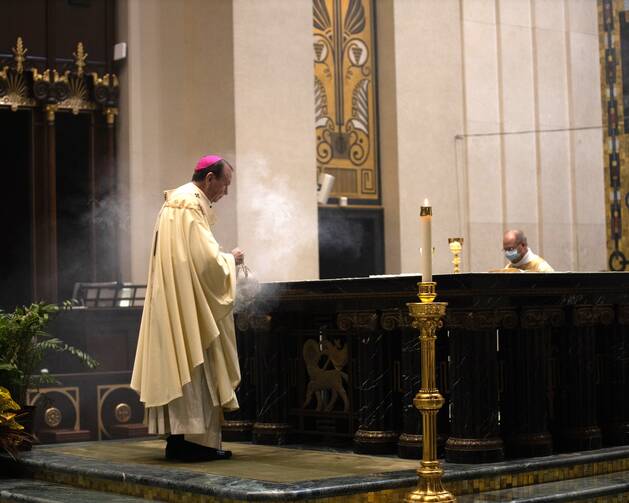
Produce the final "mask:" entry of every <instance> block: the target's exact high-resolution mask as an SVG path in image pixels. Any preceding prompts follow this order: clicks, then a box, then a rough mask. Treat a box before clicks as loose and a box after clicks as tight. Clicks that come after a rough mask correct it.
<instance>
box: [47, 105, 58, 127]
mask: <svg viewBox="0 0 629 503" xmlns="http://www.w3.org/2000/svg"><path fill="white" fill-rule="evenodd" d="M44 110H46V119H47V120H48V123H49V124H54V123H55V113H56V112H57V105H52V104H48V105H46V107H45V108H44Z"/></svg>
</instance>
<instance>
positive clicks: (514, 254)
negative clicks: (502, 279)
mask: <svg viewBox="0 0 629 503" xmlns="http://www.w3.org/2000/svg"><path fill="white" fill-rule="evenodd" d="M518 256H519V253H518V250H517V249H514V250H505V257H506V258H507V260H508V261H509V262H515V261H516V259H517V258H518Z"/></svg>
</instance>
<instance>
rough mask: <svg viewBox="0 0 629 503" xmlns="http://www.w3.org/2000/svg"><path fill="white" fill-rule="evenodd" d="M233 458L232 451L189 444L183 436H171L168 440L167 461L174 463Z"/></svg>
mask: <svg viewBox="0 0 629 503" xmlns="http://www.w3.org/2000/svg"><path fill="white" fill-rule="evenodd" d="M231 457H232V452H231V451H223V450H221V449H214V448H212V447H205V446H204V445H199V444H195V443H193V442H188V441H187V440H185V439H184V436H183V435H169V436H168V438H167V439H166V459H169V460H172V461H184V462H188V463H195V462H200V461H217V460H219V459H229V458H231Z"/></svg>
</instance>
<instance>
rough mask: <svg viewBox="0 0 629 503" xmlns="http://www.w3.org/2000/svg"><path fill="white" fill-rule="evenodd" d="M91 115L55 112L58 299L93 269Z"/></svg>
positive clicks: (65, 296) (69, 293) (87, 277)
mask: <svg viewBox="0 0 629 503" xmlns="http://www.w3.org/2000/svg"><path fill="white" fill-rule="evenodd" d="M90 119H91V114H79V115H72V114H71V113H68V112H66V113H58V114H57V119H56V132H57V134H56V145H57V149H56V153H57V163H56V164H57V243H58V264H59V297H58V298H59V299H61V300H64V299H69V298H70V297H71V296H72V290H73V288H74V283H76V282H80V281H90V280H92V279H93V278H94V271H93V270H92V261H91V260H90V257H92V256H93V253H92V251H91V237H90V228H91V227H92V207H91V201H92V199H93V196H92V194H93V190H92V187H91V185H90V176H89V164H90Z"/></svg>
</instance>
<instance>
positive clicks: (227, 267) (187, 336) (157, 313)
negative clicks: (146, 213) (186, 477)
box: [131, 183, 240, 448]
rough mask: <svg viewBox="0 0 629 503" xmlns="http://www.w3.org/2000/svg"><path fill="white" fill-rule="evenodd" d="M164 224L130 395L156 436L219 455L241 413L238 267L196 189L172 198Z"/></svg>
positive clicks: (156, 242) (156, 241) (158, 231)
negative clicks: (230, 417) (227, 420)
mask: <svg viewBox="0 0 629 503" xmlns="http://www.w3.org/2000/svg"><path fill="white" fill-rule="evenodd" d="M165 197H166V201H165V202H164V205H163V206H162V209H161V211H160V213H159V216H158V218H157V224H156V226H155V233H154V238H153V248H152V256H151V261H150V266H149V279H148V284H147V290H146V299H145V302H144V311H143V313H142V323H141V325H140V334H139V339H138V347H137V352H136V355H135V364H134V367H133V376H132V378H131V387H132V388H133V389H134V390H136V391H137V392H138V393H139V395H140V401H141V402H143V403H144V406H145V407H146V409H147V413H146V420H147V422H148V426H149V432H150V433H159V434H163V433H173V434H181V433H183V434H186V439H187V440H190V441H192V442H196V443H200V444H202V445H206V446H208V447H216V448H218V447H220V426H221V422H222V417H223V411H231V410H236V409H238V400H237V399H236V393H235V389H236V387H237V386H238V384H239V382H240V367H239V364H238V353H237V347H236V334H235V329H234V318H233V312H232V311H233V303H234V298H235V294H236V266H235V262H234V257H233V255H231V254H230V253H222V252H221V251H220V248H219V245H218V243H217V242H216V240H215V239H214V236H213V235H212V231H211V229H210V226H211V225H213V224H214V213H213V209H212V207H211V205H210V202H209V200H208V199H207V197H206V196H205V194H203V192H201V190H200V189H199V188H198V187H197V186H196V185H194V184H193V183H188V184H186V185H183V186H181V187H179V188H178V189H175V190H173V191H169V192H166V193H165Z"/></svg>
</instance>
